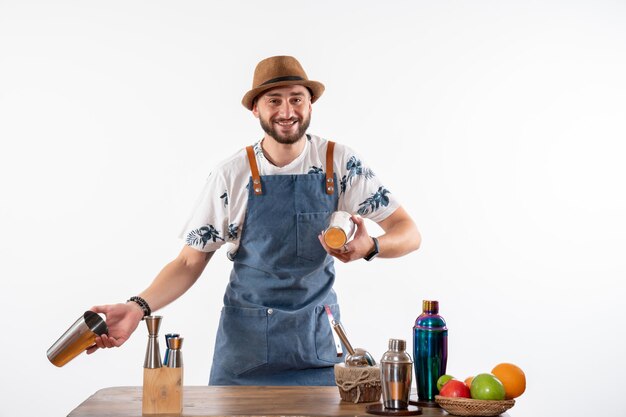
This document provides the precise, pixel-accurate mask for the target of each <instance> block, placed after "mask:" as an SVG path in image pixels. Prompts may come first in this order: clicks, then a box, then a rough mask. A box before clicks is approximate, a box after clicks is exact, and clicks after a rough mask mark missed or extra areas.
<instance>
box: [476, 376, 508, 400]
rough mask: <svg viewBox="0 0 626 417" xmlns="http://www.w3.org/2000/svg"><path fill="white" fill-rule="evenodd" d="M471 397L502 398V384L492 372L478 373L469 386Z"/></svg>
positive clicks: (481, 398)
mask: <svg viewBox="0 0 626 417" xmlns="http://www.w3.org/2000/svg"><path fill="white" fill-rule="evenodd" d="M470 393H471V395H472V398H474V399H476V400H504V395H505V392H504V386H503V385H502V382H500V380H499V379H498V378H496V377H495V376H493V375H492V374H478V375H476V376H475V377H474V379H473V380H472V386H471V387H470Z"/></svg>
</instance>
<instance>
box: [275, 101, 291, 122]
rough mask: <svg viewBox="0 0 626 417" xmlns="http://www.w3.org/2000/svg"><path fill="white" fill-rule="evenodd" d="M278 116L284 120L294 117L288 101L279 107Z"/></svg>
mask: <svg viewBox="0 0 626 417" xmlns="http://www.w3.org/2000/svg"><path fill="white" fill-rule="evenodd" d="M278 114H279V116H280V117H281V118H284V119H291V118H292V117H293V115H294V111H293V105H292V104H291V103H289V101H288V100H285V102H283V103H282V104H281V106H280V109H279V113H278Z"/></svg>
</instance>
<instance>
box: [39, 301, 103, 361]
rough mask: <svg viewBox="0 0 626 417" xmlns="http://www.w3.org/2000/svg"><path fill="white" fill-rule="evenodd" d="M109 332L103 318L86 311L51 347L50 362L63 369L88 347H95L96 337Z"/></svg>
mask: <svg viewBox="0 0 626 417" xmlns="http://www.w3.org/2000/svg"><path fill="white" fill-rule="evenodd" d="M108 332H109V329H108V328H107V325H106V323H105V322H104V320H103V319H102V317H100V316H99V315H98V314H97V313H94V312H93V311H85V313H84V314H83V315H82V316H80V317H79V318H78V320H76V321H75V322H74V324H72V326H70V328H69V329H67V330H66V331H65V333H63V335H61V337H60V338H59V340H57V341H56V342H54V344H53V345H52V346H50V348H49V349H48V352H47V353H46V355H47V356H48V359H49V360H50V362H52V363H53V364H54V365H56V366H58V367H61V366H63V365H65V364H66V363H68V362H69V361H71V360H72V359H74V358H75V357H76V356H78V355H79V354H80V353H82V352H84V351H85V349H87V348H88V347H91V346H93V345H94V344H95V340H96V336H102V335H103V334H106V333H108Z"/></svg>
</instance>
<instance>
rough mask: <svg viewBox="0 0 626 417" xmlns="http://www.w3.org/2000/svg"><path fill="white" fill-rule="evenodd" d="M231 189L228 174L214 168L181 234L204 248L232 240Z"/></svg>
mask: <svg viewBox="0 0 626 417" xmlns="http://www.w3.org/2000/svg"><path fill="white" fill-rule="evenodd" d="M228 200H229V190H228V187H227V184H226V181H225V180H224V177H223V176H222V175H220V174H219V173H216V172H212V173H211V174H210V175H209V177H208V178H207V181H206V183H205V185H204V188H203V189H202V192H201V193H200V196H199V197H198V200H197V201H196V204H195V206H194V209H193V211H192V213H191V216H190V217H189V219H188V220H187V223H186V224H185V226H184V227H183V230H182V231H181V233H180V235H179V237H180V238H181V239H183V240H184V241H185V244H186V245H187V246H191V247H192V248H195V249H197V250H199V251H202V252H213V251H215V250H217V249H218V248H219V247H220V246H222V245H223V244H224V243H227V242H229V241H230V240H232V239H230V238H232V234H229V225H230V224H231V222H230V219H229V208H228Z"/></svg>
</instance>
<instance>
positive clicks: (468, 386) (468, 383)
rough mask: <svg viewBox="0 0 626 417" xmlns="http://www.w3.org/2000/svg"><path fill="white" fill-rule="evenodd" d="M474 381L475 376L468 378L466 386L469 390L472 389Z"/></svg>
mask: <svg viewBox="0 0 626 417" xmlns="http://www.w3.org/2000/svg"><path fill="white" fill-rule="evenodd" d="M473 379H474V377H473V376H468V377H467V378H465V381H463V382H465V385H467V388H472V380H473Z"/></svg>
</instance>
